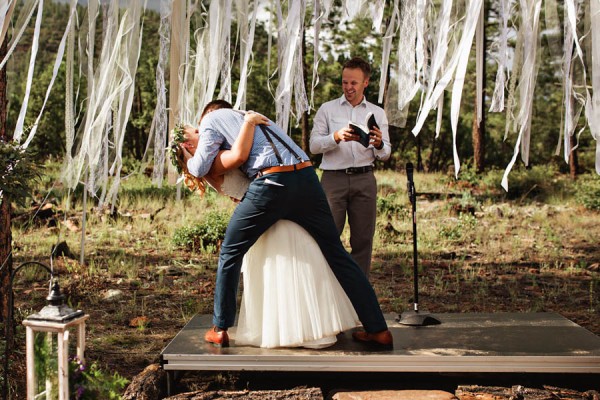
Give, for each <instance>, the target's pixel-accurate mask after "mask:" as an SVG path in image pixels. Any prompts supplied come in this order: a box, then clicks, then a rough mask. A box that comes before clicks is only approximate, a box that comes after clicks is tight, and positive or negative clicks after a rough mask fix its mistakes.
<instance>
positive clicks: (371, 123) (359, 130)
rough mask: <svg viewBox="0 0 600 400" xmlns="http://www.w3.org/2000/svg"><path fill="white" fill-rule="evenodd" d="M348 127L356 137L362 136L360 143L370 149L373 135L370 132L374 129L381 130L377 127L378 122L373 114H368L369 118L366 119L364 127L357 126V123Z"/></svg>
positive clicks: (349, 124)
mask: <svg viewBox="0 0 600 400" xmlns="http://www.w3.org/2000/svg"><path fill="white" fill-rule="evenodd" d="M348 126H349V127H350V128H351V129H352V131H353V132H354V133H355V134H356V135H359V136H360V139H359V140H358V141H359V142H360V144H362V145H363V146H365V147H369V142H370V140H371V134H370V133H369V131H370V130H371V129H373V128H374V127H377V128H379V125H377V121H375V116H374V115H373V113H369V114H367V118H365V124H364V125H360V124H357V123H356V122H349V123H348Z"/></svg>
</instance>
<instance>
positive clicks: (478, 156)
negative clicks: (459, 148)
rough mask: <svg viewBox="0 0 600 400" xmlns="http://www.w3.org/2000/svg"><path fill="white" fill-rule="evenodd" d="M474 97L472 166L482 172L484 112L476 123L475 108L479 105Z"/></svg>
mask: <svg viewBox="0 0 600 400" xmlns="http://www.w3.org/2000/svg"><path fill="white" fill-rule="evenodd" d="M480 106H481V105H480V104H477V97H475V112H474V114H473V131H472V138H473V166H474V167H475V171H477V173H481V172H483V132H484V129H485V122H484V121H485V113H482V114H481V123H479V124H478V123H477V109H478V108H479V107H480Z"/></svg>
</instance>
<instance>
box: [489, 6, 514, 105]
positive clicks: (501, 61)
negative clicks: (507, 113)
mask: <svg viewBox="0 0 600 400" xmlns="http://www.w3.org/2000/svg"><path fill="white" fill-rule="evenodd" d="M510 3H511V0H500V19H501V24H502V26H501V31H500V35H499V36H498V37H497V41H496V42H494V44H493V46H494V47H498V54H497V56H496V62H497V63H498V71H496V83H495V86H494V94H493V95H492V103H491V104H490V112H501V111H503V110H504V90H505V85H506V71H507V69H508V19H509V17H510V10H511V5H510Z"/></svg>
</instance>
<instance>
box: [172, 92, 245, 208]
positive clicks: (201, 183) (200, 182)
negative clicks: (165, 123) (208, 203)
mask: <svg viewBox="0 0 600 400" xmlns="http://www.w3.org/2000/svg"><path fill="white" fill-rule="evenodd" d="M220 108H233V106H232V105H231V104H230V103H228V102H227V101H225V100H213V101H211V102H209V103H208V104H206V106H205V107H204V110H202V114H201V116H200V120H199V121H198V123H200V121H202V118H204V116H205V115H206V114H208V113H209V112H211V111H214V110H218V109H220ZM183 143H185V141H183V142H181V143H177V146H176V147H175V149H174V153H175V154H174V157H175V158H174V160H175V163H176V164H177V166H178V169H179V170H180V171H181V173H182V174H183V183H185V186H187V187H188V189H190V190H191V191H192V192H195V193H197V194H198V195H199V196H204V193H206V185H207V183H206V180H205V179H204V178H198V177H197V176H194V175H192V174H190V171H189V170H188V168H187V163H186V162H185V160H184V158H183V149H182V148H181V146H182V144H183Z"/></svg>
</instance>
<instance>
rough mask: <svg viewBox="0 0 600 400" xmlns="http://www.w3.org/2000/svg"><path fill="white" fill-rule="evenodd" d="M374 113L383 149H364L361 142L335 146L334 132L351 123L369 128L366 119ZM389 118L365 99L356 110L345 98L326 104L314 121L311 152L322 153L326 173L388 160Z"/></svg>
mask: <svg viewBox="0 0 600 400" xmlns="http://www.w3.org/2000/svg"><path fill="white" fill-rule="evenodd" d="M370 112H371V113H373V115H374V116H375V120H376V121H377V125H378V126H379V129H380V130H381V133H382V139H383V148H382V149H380V150H377V149H376V148H375V147H373V145H369V147H364V146H363V145H362V144H360V143H359V142H355V141H352V142H343V141H342V142H340V143H336V142H335V139H334V137H333V134H334V132H335V131H337V130H340V129H342V128H344V127H347V126H348V123H349V122H355V123H357V124H359V125H366V118H367V115H368V114H369V113H370ZM391 150H392V148H391V145H390V135H389V132H388V119H387V116H386V115H385V111H384V110H383V109H382V108H381V107H379V106H377V105H375V104H373V103H370V102H368V101H367V100H366V98H365V97H363V100H362V102H360V103H359V104H358V105H357V106H356V107H353V106H352V105H351V104H350V103H349V102H348V100H346V97H345V96H343V95H342V97H340V98H337V99H335V100H331V101H328V102H327V103H324V104H323V105H322V106H321V107H320V108H319V110H318V111H317V114H316V115H315V119H314V121H313V129H312V132H311V135H310V151H311V153H313V154H320V153H323V160H322V161H321V165H320V168H321V169H323V170H338V169H346V168H351V167H365V166H368V165H373V163H374V162H375V160H387V159H388V158H389V157H390V154H391Z"/></svg>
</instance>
